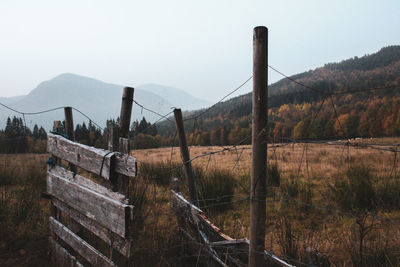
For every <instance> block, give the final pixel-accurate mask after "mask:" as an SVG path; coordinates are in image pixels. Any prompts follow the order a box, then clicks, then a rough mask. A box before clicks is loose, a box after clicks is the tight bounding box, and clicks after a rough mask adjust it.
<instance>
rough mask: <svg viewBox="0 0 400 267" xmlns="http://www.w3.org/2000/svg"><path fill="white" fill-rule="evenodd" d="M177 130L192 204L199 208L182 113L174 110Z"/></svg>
mask: <svg viewBox="0 0 400 267" xmlns="http://www.w3.org/2000/svg"><path fill="white" fill-rule="evenodd" d="M174 115H175V123H176V129H177V131H178V137H179V146H180V148H181V157H182V163H183V165H184V167H185V176H186V179H187V181H188V184H189V194H190V199H191V201H192V203H193V204H194V205H196V206H198V205H199V204H198V198H197V190H196V180H195V177H194V174H193V168H192V163H191V162H190V154H189V149H188V146H187V142H186V136H185V129H184V127H183V119H182V111H181V110H180V109H177V108H176V109H174Z"/></svg>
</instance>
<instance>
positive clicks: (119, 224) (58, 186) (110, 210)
mask: <svg viewBox="0 0 400 267" xmlns="http://www.w3.org/2000/svg"><path fill="white" fill-rule="evenodd" d="M66 172H68V171H67V170H62V168H60V167H53V168H49V170H48V175H47V192H48V193H49V194H51V195H52V196H53V197H55V198H57V199H59V200H61V201H63V202H65V203H68V205H69V206H70V207H71V208H73V209H75V210H77V211H79V212H80V213H82V214H84V215H85V216H86V217H89V218H90V219H92V220H95V221H97V222H98V223H99V224H100V225H102V226H104V227H106V228H107V229H109V230H111V231H113V232H114V233H117V234H118V235H120V236H121V237H126V236H127V229H128V224H129V221H130V218H131V213H132V210H133V206H132V205H127V204H124V203H121V202H120V201H118V200H116V199H114V198H112V197H111V196H110V195H105V194H102V193H99V192H98V191H96V190H95V188H90V187H86V186H87V185H82V184H80V183H79V181H75V180H74V179H73V178H72V179H71V176H73V174H72V173H71V172H69V176H67V177H64V175H65V173H66ZM77 180H78V179H77ZM99 187H100V185H98V186H97V187H96V188H99ZM103 190H104V191H105V190H106V189H105V188H104V189H103Z"/></svg>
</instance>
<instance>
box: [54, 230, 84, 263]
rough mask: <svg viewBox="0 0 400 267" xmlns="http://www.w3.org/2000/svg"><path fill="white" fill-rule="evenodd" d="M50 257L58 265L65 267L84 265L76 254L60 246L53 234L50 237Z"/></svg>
mask: <svg viewBox="0 0 400 267" xmlns="http://www.w3.org/2000/svg"><path fill="white" fill-rule="evenodd" d="M49 250H50V257H51V260H52V262H53V263H55V264H56V265H57V266H64V267H81V266H83V265H82V264H81V263H80V262H79V261H78V260H77V259H76V258H75V257H74V256H72V255H71V254H70V253H69V252H68V251H67V250H66V249H65V248H63V247H62V246H60V244H58V243H57V242H56V241H55V240H54V238H53V237H52V236H50V237H49Z"/></svg>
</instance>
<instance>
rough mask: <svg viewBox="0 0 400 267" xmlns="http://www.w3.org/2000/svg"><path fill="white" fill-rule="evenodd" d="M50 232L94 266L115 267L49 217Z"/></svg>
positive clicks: (107, 259)
mask: <svg viewBox="0 0 400 267" xmlns="http://www.w3.org/2000/svg"><path fill="white" fill-rule="evenodd" d="M49 226H50V230H51V231H52V232H53V233H55V234H56V235H57V236H58V237H59V238H61V239H62V240H63V241H64V242H65V243H67V244H68V245H69V246H70V247H71V248H72V249H74V250H75V251H76V252H77V253H78V254H79V255H81V256H82V257H83V258H84V259H86V260H87V261H88V262H89V263H91V264H93V265H94V266H115V264H114V263H113V262H112V261H111V260H110V259H109V258H107V257H106V256H104V255H103V254H101V253H100V252H99V251H98V250H97V249H95V248H94V247H92V246H91V245H90V244H88V243H87V242H86V241H85V240H83V239H82V238H80V237H79V236H77V235H76V234H74V233H73V232H72V231H71V230H69V229H68V228H67V227H66V226H65V225H63V224H62V223H60V222H59V221H57V220H56V219H54V218H53V217H50V225H49Z"/></svg>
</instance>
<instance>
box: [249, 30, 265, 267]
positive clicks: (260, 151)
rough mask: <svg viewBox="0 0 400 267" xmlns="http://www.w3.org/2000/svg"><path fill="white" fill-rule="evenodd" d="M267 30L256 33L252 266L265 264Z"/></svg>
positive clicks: (254, 38)
mask: <svg viewBox="0 0 400 267" xmlns="http://www.w3.org/2000/svg"><path fill="white" fill-rule="evenodd" d="M267 43H268V29H267V28H266V27H262V26H260V27H256V28H254V32H253V116H252V120H253V123H252V125H253V126H252V168H251V191H250V248H249V266H250V267H254V266H263V265H264V254H263V252H264V248H265V218H266V190H267V186H266V176H267V134H266V132H267V119H268V118H267V110H268V107H267V96H268V72H267V67H268V53H267V48H268V47H267Z"/></svg>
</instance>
